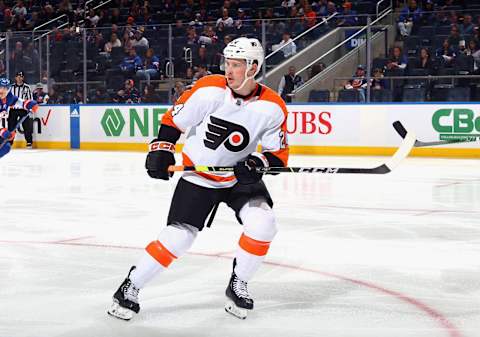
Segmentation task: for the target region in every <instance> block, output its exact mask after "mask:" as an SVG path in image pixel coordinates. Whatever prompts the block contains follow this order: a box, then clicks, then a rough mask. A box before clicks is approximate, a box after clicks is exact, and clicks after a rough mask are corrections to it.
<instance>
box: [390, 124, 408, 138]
mask: <svg viewBox="0 0 480 337" xmlns="http://www.w3.org/2000/svg"><path fill="white" fill-rule="evenodd" d="M393 127H394V129H395V131H397V133H398V134H399V135H400V137H402V138H405V136H406V135H407V130H406V129H405V127H404V126H403V124H402V123H400V121H395V122H393Z"/></svg>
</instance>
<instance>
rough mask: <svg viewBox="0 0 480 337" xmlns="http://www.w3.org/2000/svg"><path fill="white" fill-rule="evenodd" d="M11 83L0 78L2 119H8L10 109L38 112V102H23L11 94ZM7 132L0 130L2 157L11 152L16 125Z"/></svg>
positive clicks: (0, 112) (6, 79)
mask: <svg viewBox="0 0 480 337" xmlns="http://www.w3.org/2000/svg"><path fill="white" fill-rule="evenodd" d="M10 88H11V83H10V80H9V79H8V78H0V118H6V117H8V114H9V111H10V109H25V110H27V111H33V112H37V110H38V105H37V102H35V101H33V100H23V99H21V98H18V97H17V96H15V95H14V94H12V92H10ZM9 129H10V130H7V129H5V128H2V129H0V157H3V156H5V155H6V154H7V153H8V152H10V149H11V146H12V143H13V140H14V139H15V128H14V125H13V126H10V125H9Z"/></svg>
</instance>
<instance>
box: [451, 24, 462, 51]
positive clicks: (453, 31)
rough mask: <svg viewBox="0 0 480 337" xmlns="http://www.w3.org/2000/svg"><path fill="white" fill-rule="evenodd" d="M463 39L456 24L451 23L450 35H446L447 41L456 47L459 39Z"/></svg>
mask: <svg viewBox="0 0 480 337" xmlns="http://www.w3.org/2000/svg"><path fill="white" fill-rule="evenodd" d="M462 40H463V37H462V36H460V29H459V28H458V26H457V25H452V29H451V30H450V35H449V36H448V43H449V44H450V46H452V47H453V49H458V48H459V45H460V41H462Z"/></svg>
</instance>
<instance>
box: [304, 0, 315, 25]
mask: <svg viewBox="0 0 480 337" xmlns="http://www.w3.org/2000/svg"><path fill="white" fill-rule="evenodd" d="M303 11H304V13H305V14H304V18H305V22H306V25H307V28H312V27H313V26H315V25H316V24H317V13H315V12H314V11H313V9H312V6H310V4H309V3H308V2H305V4H304V5H303Z"/></svg>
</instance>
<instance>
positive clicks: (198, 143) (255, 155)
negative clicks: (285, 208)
mask: <svg viewBox="0 0 480 337" xmlns="http://www.w3.org/2000/svg"><path fill="white" fill-rule="evenodd" d="M223 55H224V57H225V76H222V75H210V76H205V77H203V78H201V79H200V80H198V81H197V82H196V83H195V85H194V86H193V88H192V89H191V90H188V91H186V92H185V93H183V94H182V95H181V96H180V98H179V99H178V101H177V102H176V104H175V105H174V106H173V107H172V108H171V109H170V110H169V111H168V112H167V113H166V114H165V115H164V117H163V118H162V124H161V127H160V130H159V133H158V137H157V138H156V139H154V140H153V141H152V142H151V143H150V148H149V150H150V151H149V153H148V156H147V160H146V164H145V165H146V169H147V172H148V174H149V175H150V177H152V178H156V179H164V180H168V179H169V178H170V177H171V176H172V173H170V172H169V171H168V167H169V166H170V165H174V164H175V159H174V152H175V143H176V142H177V140H178V139H179V137H180V135H181V133H183V132H186V133H187V134H186V140H185V145H184V148H183V153H182V155H183V163H184V165H209V166H215V165H219V166H234V174H233V173H222V174H207V173H201V172H198V173H192V172H190V173H187V172H185V173H184V174H183V176H182V177H181V178H180V180H179V181H178V184H177V186H176V189H175V192H174V195H173V198H172V202H171V205H170V211H169V214H168V219H167V226H166V227H165V228H164V229H163V230H162V231H161V232H160V234H159V236H158V239H157V240H154V241H152V242H151V243H150V244H148V245H147V247H146V249H145V252H144V254H143V257H142V258H141V259H140V260H139V261H138V263H137V264H136V265H135V266H132V267H131V269H130V272H129V273H128V276H127V278H126V279H125V280H124V281H123V283H122V284H121V285H120V287H119V288H118V290H117V291H116V292H115V294H114V295H113V304H112V306H111V307H110V309H109V310H108V313H109V314H110V315H112V316H115V317H118V318H121V319H124V320H129V319H131V318H132V317H133V314H134V313H138V312H139V310H140V306H139V303H138V293H139V290H140V289H141V288H143V287H144V285H145V284H146V283H147V282H148V281H150V280H151V279H152V278H153V277H154V276H155V275H157V274H160V273H162V272H164V271H165V270H167V268H168V266H169V265H170V264H171V263H172V262H173V261H174V260H176V259H177V258H179V257H180V256H182V255H183V254H184V253H185V252H186V251H187V250H188V249H189V248H190V247H191V245H192V244H193V242H194V240H195V238H196V236H197V234H198V232H199V231H201V230H202V229H203V228H204V225H205V222H206V220H207V218H208V217H209V214H214V212H215V209H216V207H217V206H218V204H219V203H221V202H224V203H226V204H227V205H228V206H229V207H230V208H232V209H233V210H234V211H235V214H236V217H237V219H238V221H239V222H240V223H241V224H243V234H242V235H241V237H240V239H239V242H238V247H237V252H236V255H235V258H234V260H233V270H232V274H231V278H230V281H229V283H228V286H227V289H226V296H227V299H228V302H227V304H226V306H225V310H226V311H227V312H230V313H231V314H233V315H235V316H237V317H239V318H242V319H244V318H246V316H247V312H248V310H252V309H253V307H254V303H253V299H252V298H251V296H250V294H249V292H248V288H247V284H248V282H249V281H250V280H251V279H252V277H253V276H254V274H255V272H256V271H257V269H258V268H259V267H260V264H261V263H262V261H263V260H264V258H265V256H266V254H267V251H268V249H269V246H270V243H271V242H272V240H273V238H274V237H275V234H276V232H277V227H276V223H275V217H274V214H273V211H272V206H273V202H272V199H271V197H270V195H269V193H268V191H267V188H266V186H265V184H264V183H263V181H262V180H261V179H262V174H261V173H257V171H256V169H255V168H256V167H266V166H272V167H273V166H275V167H278V166H286V165H287V160H288V146H287V141H286V117H287V109H286V105H285V103H284V101H283V100H282V99H281V98H280V96H278V95H277V93H276V92H275V91H273V90H271V89H270V88H267V87H265V86H263V85H260V84H258V83H257V82H256V81H255V79H254V77H255V75H256V74H257V73H258V72H259V70H260V69H261V66H262V63H263V61H264V52H263V48H262V46H261V44H260V42H259V41H258V40H257V39H250V38H245V37H241V38H238V39H236V40H234V41H232V42H230V43H229V44H228V45H227V46H226V47H225V49H224V51H223ZM259 143H260V144H261V146H262V152H261V153H259V152H256V149H257V145H258V144H259ZM211 217H212V215H210V219H209V221H208V222H209V224H211V221H212V219H211ZM207 226H208V225H207Z"/></svg>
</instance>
